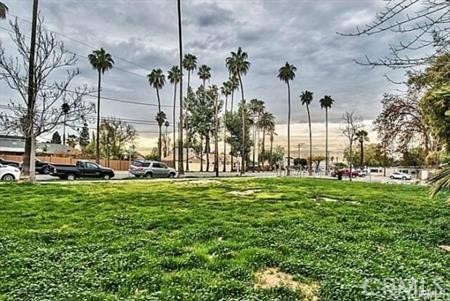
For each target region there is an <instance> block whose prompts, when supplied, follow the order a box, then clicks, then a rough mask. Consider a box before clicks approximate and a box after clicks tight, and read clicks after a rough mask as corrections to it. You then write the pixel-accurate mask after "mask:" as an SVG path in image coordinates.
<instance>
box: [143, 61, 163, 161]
mask: <svg viewBox="0 0 450 301" xmlns="http://www.w3.org/2000/svg"><path fill="white" fill-rule="evenodd" d="M147 80H148V83H149V84H150V86H151V87H153V88H154V89H155V90H156V97H157V99H158V113H157V114H156V121H157V122H158V155H159V160H161V156H162V153H161V147H162V143H161V142H162V140H161V136H162V125H163V124H164V121H165V120H166V114H165V113H163V112H162V111H161V99H160V97H159V90H161V89H162V88H163V87H164V84H165V83H166V77H165V75H164V73H163V71H162V70H161V69H153V70H152V72H151V73H150V74H148V75H147Z"/></svg>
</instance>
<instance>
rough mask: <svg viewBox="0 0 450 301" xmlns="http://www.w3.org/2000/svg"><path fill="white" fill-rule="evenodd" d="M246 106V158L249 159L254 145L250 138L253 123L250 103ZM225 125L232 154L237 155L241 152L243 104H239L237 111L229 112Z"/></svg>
mask: <svg viewBox="0 0 450 301" xmlns="http://www.w3.org/2000/svg"><path fill="white" fill-rule="evenodd" d="M245 108H246V110H245V116H246V118H245V154H246V160H247V161H249V154H250V149H251V147H252V146H253V142H252V140H251V139H250V125H251V123H252V119H251V113H250V110H249V108H248V105H246V106H245ZM225 126H226V128H227V131H228V132H229V136H228V137H227V142H228V144H230V145H231V150H230V154H231V155H233V156H237V155H238V154H240V151H241V145H242V105H240V106H239V110H238V111H237V112H233V113H231V112H227V114H226V117H225Z"/></svg>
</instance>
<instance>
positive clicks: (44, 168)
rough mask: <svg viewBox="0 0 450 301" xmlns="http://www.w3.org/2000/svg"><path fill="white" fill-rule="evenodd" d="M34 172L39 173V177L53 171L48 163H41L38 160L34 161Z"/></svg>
mask: <svg viewBox="0 0 450 301" xmlns="http://www.w3.org/2000/svg"><path fill="white" fill-rule="evenodd" d="M35 166H36V172H37V173H40V174H41V175H47V174H49V173H51V172H52V170H53V169H54V167H53V165H52V164H51V163H48V162H46V161H41V160H39V159H36V165H35Z"/></svg>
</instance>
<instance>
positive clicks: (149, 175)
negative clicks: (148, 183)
mask: <svg viewBox="0 0 450 301" xmlns="http://www.w3.org/2000/svg"><path fill="white" fill-rule="evenodd" d="M145 177H146V178H153V174H152V173H151V172H148V173H146V174H145Z"/></svg>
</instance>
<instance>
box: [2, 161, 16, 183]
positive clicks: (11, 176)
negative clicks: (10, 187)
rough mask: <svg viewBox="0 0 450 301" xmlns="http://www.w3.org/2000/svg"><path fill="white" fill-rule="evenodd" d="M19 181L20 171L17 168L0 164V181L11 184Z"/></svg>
mask: <svg viewBox="0 0 450 301" xmlns="http://www.w3.org/2000/svg"><path fill="white" fill-rule="evenodd" d="M18 179H20V169H19V168H18V167H14V166H10V165H3V164H0V180H1V181H4V182H13V181H16V180H18Z"/></svg>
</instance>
